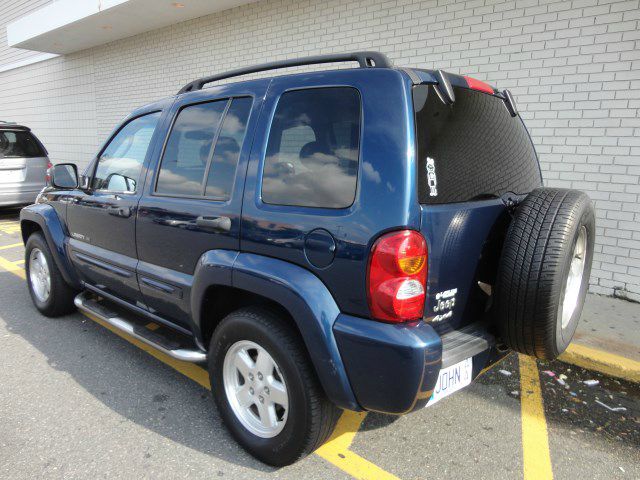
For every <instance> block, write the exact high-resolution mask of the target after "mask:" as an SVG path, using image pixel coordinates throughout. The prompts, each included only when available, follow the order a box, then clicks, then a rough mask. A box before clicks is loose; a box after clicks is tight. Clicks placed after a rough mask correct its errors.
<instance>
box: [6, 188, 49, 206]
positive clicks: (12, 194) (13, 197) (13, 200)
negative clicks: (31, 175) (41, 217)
mask: <svg viewBox="0 0 640 480" xmlns="http://www.w3.org/2000/svg"><path fill="white" fill-rule="evenodd" d="M39 193H40V189H37V190H22V189H11V190H8V189H3V188H2V187H0V207H8V206H12V205H27V204H30V203H33V202H35V200H36V197H37V196H38V194H39Z"/></svg>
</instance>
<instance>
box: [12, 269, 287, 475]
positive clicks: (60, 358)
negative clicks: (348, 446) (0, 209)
mask: <svg viewBox="0 0 640 480" xmlns="http://www.w3.org/2000/svg"><path fill="white" fill-rule="evenodd" d="M0 292H2V293H1V298H0V318H1V319H2V320H3V321H4V322H5V323H6V326H7V329H8V331H9V332H10V333H12V334H15V335H19V336H20V337H22V339H24V340H26V341H27V342H28V343H29V344H30V345H32V346H33V347H34V348H36V349H37V350H38V351H40V352H41V353H42V354H43V355H44V356H45V357H46V360H47V363H48V364H49V366H50V367H51V368H54V369H56V370H58V371H62V372H65V373H67V374H68V375H70V376H71V377H72V378H73V380H74V381H75V382H77V384H78V385H80V387H81V388H83V389H84V390H85V391H86V392H88V393H89V394H91V395H92V396H93V397H94V398H96V399H97V400H99V401H100V402H101V403H102V404H104V405H105V406H106V407H108V408H109V409H111V410H113V411H114V412H116V413H117V414H118V415H120V416H122V417H123V418H126V419H127V420H129V421H131V422H134V423H136V424H138V425H140V426H142V427H144V428H145V429H148V430H150V431H153V432H155V433H157V434H159V435H162V436H163V437H165V438H167V439H170V440H171V441H173V442H178V443H180V444H182V445H184V446H186V447H188V448H190V449H194V450H196V451H199V452H202V453H205V454H207V455H212V456H214V457H217V458H219V459H221V460H224V461H225V462H229V463H233V464H236V465H239V466H242V467H243V468H245V469H252V470H254V471H257V472H262V473H274V472H276V471H278V469H275V468H272V467H269V466H267V465H265V464H263V463H261V462H259V461H258V460H256V459H254V458H253V457H251V456H250V455H249V454H247V453H246V452H245V451H244V450H242V448H241V447H240V446H239V445H238V444H237V443H236V442H235V441H234V439H233V438H232V437H231V435H230V434H229V433H228V432H227V430H226V429H225V427H224V425H223V424H222V420H221V419H220V417H219V415H218V413H217V412H216V409H215V406H214V404H213V401H212V398H211V393H210V392H209V391H208V390H206V389H205V388H203V387H201V386H200V385H199V384H197V383H196V382H194V381H192V380H190V379H189V378H187V377H185V376H184V375H182V374H180V373H178V372H176V371H175V370H173V369H172V368H171V367H169V366H168V365H165V364H164V363H162V362H160V361H158V360H156V359H155V358H153V357H152V356H151V355H149V354H147V353H146V352H144V351H143V350H140V349H139V348H137V347H136V346H134V345H132V344H130V343H129V342H127V341H126V340H124V339H122V338H120V337H119V336H117V335H114V334H113V333H111V332H110V331H108V330H107V329H105V328H103V327H102V326H100V325H98V324H97V323H95V322H93V321H92V320H90V319H88V318H86V317H84V316H83V315H81V314H79V313H75V314H72V315H67V316H64V317H60V318H56V319H51V318H45V317H43V316H42V315H40V314H39V312H38V311H37V310H36V309H35V307H33V306H32V304H31V300H30V298H29V294H28V291H27V288H26V287H25V285H24V282H23V281H22V280H21V279H20V278H19V277H18V276H16V275H14V274H12V273H9V272H6V271H0ZM43 373H44V372H43ZM34 382H35V380H34ZM293 468H295V466H294V467H293Z"/></svg>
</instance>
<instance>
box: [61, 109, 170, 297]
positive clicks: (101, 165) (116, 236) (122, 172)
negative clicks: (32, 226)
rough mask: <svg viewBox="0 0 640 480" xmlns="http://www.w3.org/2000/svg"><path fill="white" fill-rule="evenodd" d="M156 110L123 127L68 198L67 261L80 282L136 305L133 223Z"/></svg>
mask: <svg viewBox="0 0 640 480" xmlns="http://www.w3.org/2000/svg"><path fill="white" fill-rule="evenodd" d="M161 117H162V111H161V110H160V109H158V110H155V111H151V112H146V113H143V114H140V115H138V116H136V117H134V118H132V119H130V120H128V121H126V122H125V123H124V124H123V125H122V126H121V127H120V128H119V129H118V130H117V131H116V133H115V134H114V135H113V136H112V138H111V139H110V141H109V142H108V143H107V144H106V146H105V147H104V148H103V149H102V151H101V152H100V154H99V156H98V158H97V162H95V167H94V170H93V171H92V172H91V175H90V179H89V185H88V188H86V189H85V190H81V191H77V192H74V193H70V194H69V199H68V206H67V227H68V229H69V234H70V237H71V238H70V240H69V248H70V251H71V258H72V261H73V262H74V264H75V265H76V267H77V269H78V272H79V273H80V276H81V277H82V279H83V280H84V281H85V282H87V283H88V284H89V285H92V286H94V287H97V288H99V289H100V290H101V291H103V292H105V293H108V294H111V295H114V296H116V297H118V298H119V299H122V300H125V301H127V302H129V303H133V304H140V303H142V302H141V295H140V290H139V288H138V282H137V280H136V274H135V271H136V265H137V262H138V259H137V252H136V244H135V227H136V225H135V222H136V211H137V207H138V201H139V200H140V196H141V194H142V183H143V182H144V173H145V168H146V165H147V162H148V159H149V157H150V156H151V152H152V150H153V148H152V147H153V145H154V139H155V136H156V127H157V126H158V123H159V122H160V119H161Z"/></svg>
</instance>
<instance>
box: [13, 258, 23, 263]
mask: <svg viewBox="0 0 640 480" xmlns="http://www.w3.org/2000/svg"><path fill="white" fill-rule="evenodd" d="M13 263H14V264H15V265H22V264H23V263H24V258H22V259H20V260H16V261H15V262H13Z"/></svg>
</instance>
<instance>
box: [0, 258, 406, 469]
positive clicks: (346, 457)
mask: <svg viewBox="0 0 640 480" xmlns="http://www.w3.org/2000/svg"><path fill="white" fill-rule="evenodd" d="M0 267H2V268H4V269H5V270H7V271H8V272H11V273H13V274H15V275H17V276H18V277H20V278H22V279H23V280H24V278H25V275H24V270H23V269H22V268H20V267H18V266H16V265H15V263H13V262H10V261H8V260H6V259H4V258H2V257H0ZM82 314H83V315H85V316H86V317H87V318H89V319H91V320H93V321H94V322H96V323H98V324H99V325H101V326H103V327H104V328H106V329H107V330H109V331H111V332H113V333H115V334H116V335H118V336H119V337H121V338H123V339H124V340H126V341H128V342H129V343H132V344H133V345H135V346H136V347H138V348H140V349H141V350H144V351H145V352H146V353H148V354H149V355H151V356H152V357H154V358H156V359H158V360H160V361H161V362H163V363H164V364H166V365H168V366H170V367H171V368H173V369H174V370H176V371H177V372H179V373H181V374H183V375H184V376H186V377H188V378H190V379H191V380H193V381H194V382H196V383H198V384H199V385H201V386H203V387H204V388H206V389H207V390H211V384H210V382H209V373H208V372H207V371H206V370H205V369H204V368H202V367H200V366H198V365H196V364H194V363H189V362H182V361H180V360H176V359H174V358H171V357H170V356H168V355H165V354H164V353H162V352H159V351H158V350H156V349H155V348H153V347H151V346H149V345H147V344H146V343H143V342H141V341H140V340H138V339H136V338H133V337H131V336H130V335H128V334H126V333H124V332H122V331H120V330H118V329H117V328H115V327H113V326H111V325H110V324H108V323H106V322H104V321H102V320H101V319H99V318H98V317H96V316H94V315H91V314H87V313H84V312H82ZM149 325H155V324H153V323H151V324H149ZM149 325H147V327H149ZM366 415H367V414H366V413H364V412H351V411H346V410H345V411H344V412H343V413H342V415H341V416H340V419H339V420H338V423H337V425H336V428H335V430H334V431H333V433H332V435H331V437H330V438H329V440H327V442H326V443H325V444H324V445H322V446H321V447H320V448H319V449H317V450H316V452H315V453H317V454H318V455H319V456H320V457H322V458H324V459H325V460H326V461H328V462H329V463H331V464H333V465H334V466H336V467H338V468H339V469H340V470H342V471H343V472H346V473H348V474H349V475H351V476H352V477H354V478H357V479H358V480H374V479H375V480H377V479H380V480H392V479H395V480H397V479H398V477H396V476H394V475H392V474H390V473H388V472H386V471H385V470H383V469H381V468H380V467H378V466H377V465H375V464H373V463H371V462H369V461H368V460H366V459H364V458H362V457H361V456H360V455H358V454H356V453H354V452H352V451H351V450H349V447H350V446H351V443H352V442H353V439H354V438H355V436H356V433H358V430H359V429H360V425H361V424H362V421H363V420H364V419H365V417H366Z"/></svg>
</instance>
